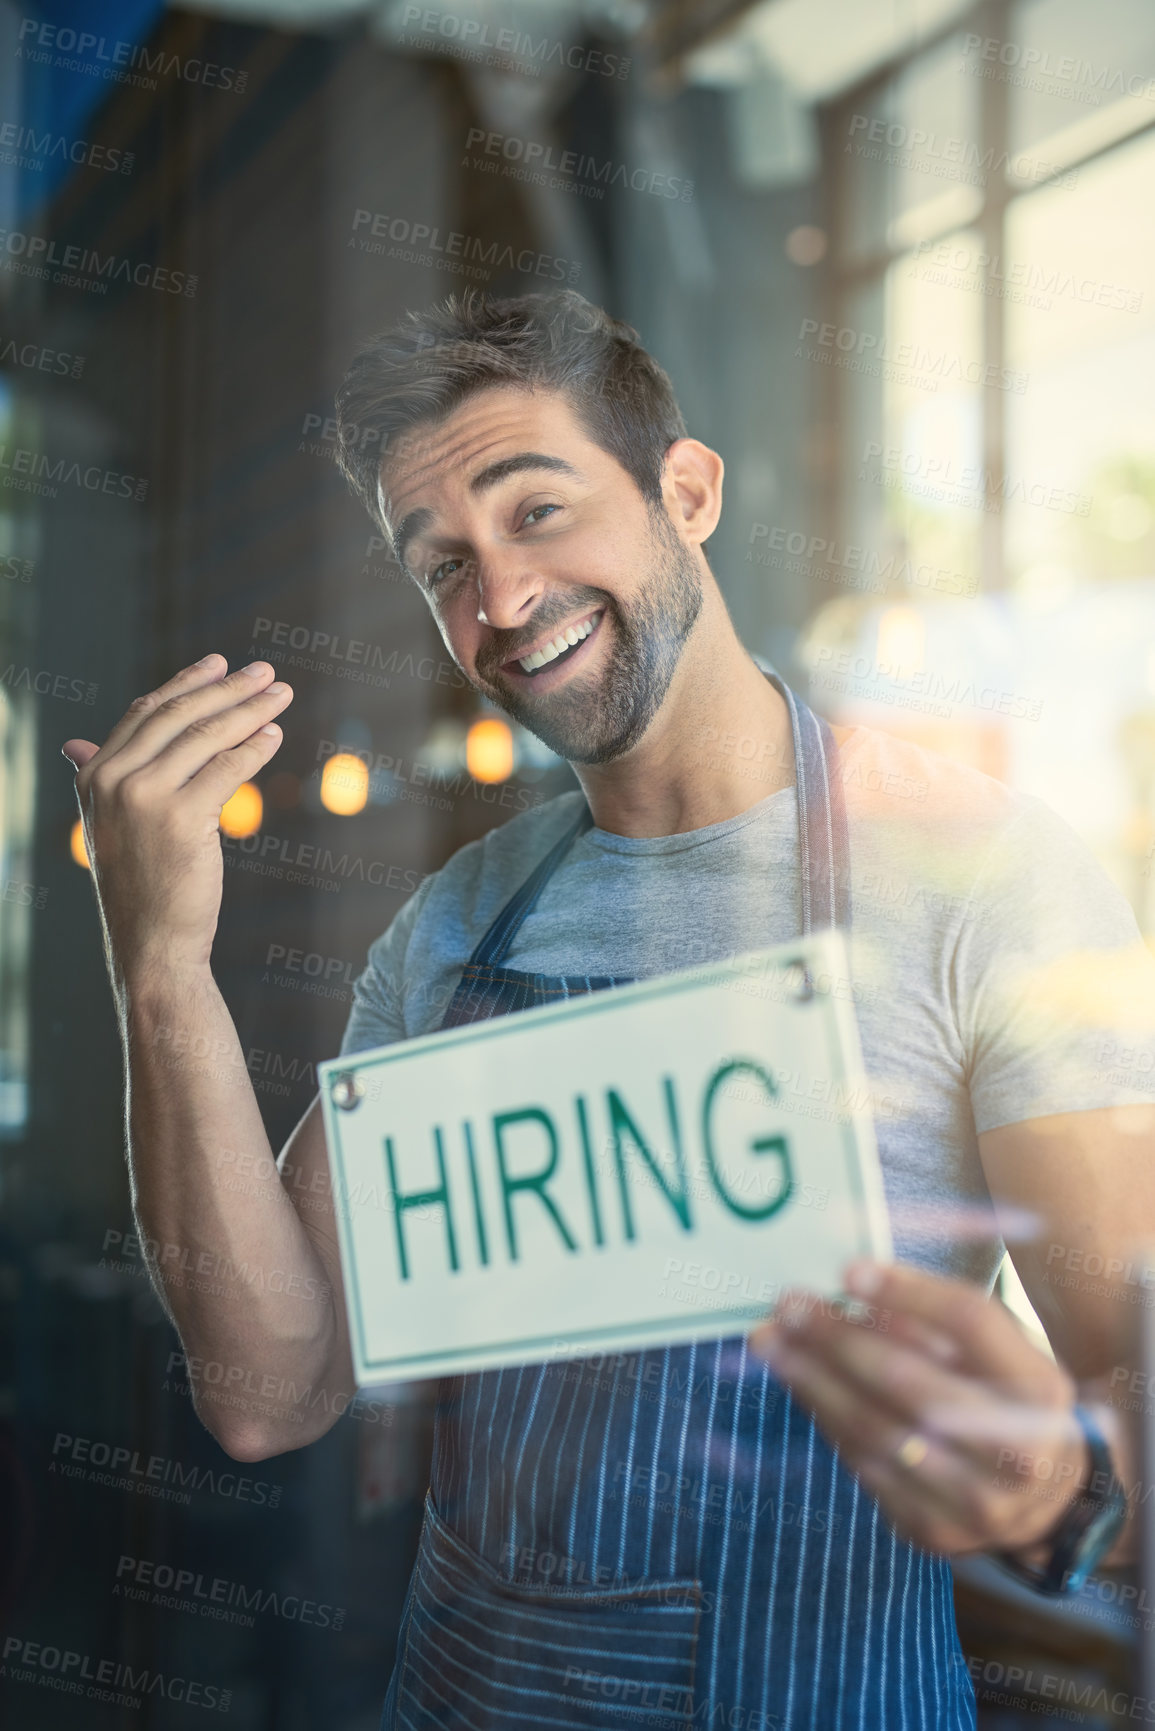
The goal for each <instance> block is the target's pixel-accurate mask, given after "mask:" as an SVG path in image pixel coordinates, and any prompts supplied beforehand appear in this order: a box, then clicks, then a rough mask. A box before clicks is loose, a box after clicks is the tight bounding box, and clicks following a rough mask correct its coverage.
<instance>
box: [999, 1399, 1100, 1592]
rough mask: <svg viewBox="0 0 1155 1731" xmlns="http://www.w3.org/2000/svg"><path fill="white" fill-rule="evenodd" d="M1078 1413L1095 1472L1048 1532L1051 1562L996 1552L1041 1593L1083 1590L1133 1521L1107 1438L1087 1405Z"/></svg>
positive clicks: (1092, 1472) (1004, 1565)
mask: <svg viewBox="0 0 1155 1731" xmlns="http://www.w3.org/2000/svg"><path fill="white" fill-rule="evenodd" d="M1075 1417H1076V1418H1077V1419H1078V1421H1079V1423H1080V1425H1081V1426H1082V1429H1083V1435H1084V1436H1085V1437H1086V1439H1087V1452H1088V1455H1089V1456H1090V1461H1091V1472H1090V1477H1089V1479H1088V1481H1087V1485H1086V1488H1085V1489H1083V1490H1080V1491H1079V1493H1078V1495H1077V1496H1076V1497H1075V1499H1074V1501H1073V1502H1072V1503H1070V1504H1069V1505H1068V1507H1067V1508H1066V1509H1065V1510H1064V1511H1063V1515H1062V1518H1061V1519H1060V1521H1059V1523H1058V1525H1057V1526H1056V1527H1055V1528H1054V1529H1053V1530H1052V1531H1051V1533H1050V1534H1049V1535H1048V1538H1049V1540H1050V1544H1051V1555H1050V1559H1049V1561H1048V1562H1047V1563H1046V1564H1045V1565H1044V1566H1043V1567H1042V1568H1041V1569H1033V1568H1031V1567H1030V1566H1029V1565H1028V1564H1026V1563H1024V1562H1022V1561H1020V1559H1019V1558H1018V1557H1016V1556H1014V1555H1013V1553H1011V1552H1010V1551H996V1552H995V1556H996V1558H997V1560H998V1561H999V1562H1000V1563H1002V1565H1003V1567H1004V1568H1007V1569H1009V1570H1010V1571H1011V1573H1012V1574H1013V1575H1017V1576H1018V1578H1019V1579H1020V1580H1021V1581H1026V1583H1027V1585H1028V1586H1030V1587H1034V1588H1035V1590H1036V1591H1037V1592H1040V1593H1050V1594H1052V1595H1056V1596H1063V1597H1070V1596H1071V1595H1072V1594H1074V1593H1078V1592H1081V1591H1082V1589H1083V1587H1084V1585H1085V1584H1086V1581H1087V1578H1088V1576H1089V1575H1091V1574H1092V1573H1093V1572H1094V1569H1095V1565H1096V1564H1097V1563H1099V1562H1100V1561H1101V1560H1102V1559H1103V1558H1104V1557H1105V1556H1106V1555H1107V1554H1108V1552H1109V1551H1110V1549H1111V1546H1112V1545H1113V1544H1114V1543H1115V1540H1116V1539H1117V1538H1118V1537H1119V1534H1120V1533H1121V1532H1122V1530H1123V1528H1124V1527H1125V1526H1126V1524H1127V1493H1126V1491H1125V1490H1124V1489H1123V1486H1122V1485H1121V1484H1120V1482H1119V1480H1118V1479H1117V1478H1116V1476H1115V1469H1114V1466H1113V1464H1112V1461H1111V1451H1110V1450H1109V1449H1108V1447H1107V1442H1106V1438H1105V1437H1104V1435H1103V1433H1102V1431H1101V1430H1100V1429H1099V1426H1098V1425H1097V1424H1096V1422H1095V1420H1094V1419H1093V1418H1092V1416H1091V1414H1090V1413H1089V1412H1088V1411H1087V1408H1086V1407H1085V1406H1076V1407H1075Z"/></svg>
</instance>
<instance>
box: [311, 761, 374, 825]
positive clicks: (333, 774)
mask: <svg viewBox="0 0 1155 1731" xmlns="http://www.w3.org/2000/svg"><path fill="white" fill-rule="evenodd" d="M368 799H369V765H368V764H367V763H362V762H361V759H360V758H359V757H354V755H353V753H352V752H351V751H339V752H338V753H337V755H336V756H335V757H331V758H330V759H329V761H328V763H326V765H325V767H324V769H323V770H322V771H321V804H322V805H323V806H324V808H325V810H326V811H331V812H334V813H335V814H336V816H337V817H355V816H356V815H357V813H358V812H359V811H364V809H365V805H366V803H367V801H368Z"/></svg>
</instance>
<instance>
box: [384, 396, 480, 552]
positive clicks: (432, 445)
mask: <svg viewBox="0 0 1155 1731" xmlns="http://www.w3.org/2000/svg"><path fill="white" fill-rule="evenodd" d="M513 413H514V411H513V409H512V407H503V408H502V410H501V411H500V412H499V413H498V414H497V415H496V416H495V417H494V419H496V420H497V421H498V422H500V421H502V420H506V419H508V417H509V416H510V415H511V414H513ZM442 430H444V429H438V431H442ZM512 436H513V435H512V434H510V433H507V432H506V431H505V430H504V429H499V430H498V431H494V430H493V423H492V421H490V424H489V425H483V426H482V427H481V428H478V429H469V428H466V429H464V430H463V431H462V432H461V433H459V434H458V436H457V441H456V443H455V444H454V443H450V445H449V446H448V448H445V447H439V445H438V441H437V438H436V434H433V435H431V436H430V438H429V440H428V443H427V444H426V445H425V450H426V451H427V452H429V455H428V456H427V457H425V459H424V461H423V462H422V465H421V467H420V468H419V469H418V470H417V471H416V473H415V474H411V475H406V476H405V477H404V484H403V486H402V488H401V491H400V494H399V495H398V494H396V493H393V492H389V491H387V490H386V485H385V477H384V469H385V465H384V463H383V464H382V465H381V469H382V472H381V474H380V475H379V477H378V483H377V490H378V493H379V495H380V497H381V501H382V517H383V518H384V521H385V523H386V526H387V527H390V533H391V534H393V533H394V532H393V530H392V527H391V525H392V523H393V522H394V521H395V520H396V516H397V513H398V511H399V510H400V509H401V506H402V502H403V500H404V497H405V495H406V494H411V493H413V492H416V491H419V490H420V489H421V487H422V486H423V485H424V483H425V482H426V481H427V480H428V478H429V476H430V474H431V472H432V471H434V470H435V469H436V468H437V467H438V465H444V464H445V463H450V464H453V463H457V464H459V467H460V469H462V470H463V469H465V468H466V466H467V464H468V462H469V461H470V459H471V458H472V459H474V460H476V459H479V458H482V457H484V456H485V454H486V453H487V452H488V451H490V450H492V449H493V448H494V447H495V446H497V445H500V444H501V442H502V440H503V439H504V438H507V437H512ZM465 452H468V453H469V456H468V457H467V456H465V455H463V453H465ZM399 455H401V456H402V457H403V455H404V452H403V451H402V452H401V453H398V452H396V451H395V452H394V462H396V461H397V458H398V456H399ZM413 514H414V515H416V513H413ZM427 526H428V525H427V524H423V525H422V527H423V528H425V527H427Z"/></svg>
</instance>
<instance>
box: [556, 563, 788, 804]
mask: <svg viewBox="0 0 1155 1731" xmlns="http://www.w3.org/2000/svg"><path fill="white" fill-rule="evenodd" d="M573 770H574V774H575V775H576V776H577V778H578V780H579V781H580V783H581V785H582V791H583V792H584V793H585V796H586V799H587V800H588V801H589V806H590V810H591V811H592V812H593V817H594V822H595V823H596V824H597V826H598V828H599V829H605V830H610V831H611V832H612V833H613V834H615V835H628V836H661V835H683V834H685V833H686V832H687V831H689V830H695V829H704V828H705V827H706V825H707V824H712V823H722V822H723V821H724V820H725V819H726V818H731V817H738V816H739V815H740V814H741V813H742V812H744V811H748V810H749V809H750V807H751V806H752V805H757V803H758V802H759V800H763V799H765V798H766V796H767V795H768V794H771V793H775V792H776V791H777V790H778V789H780V788H783V787H790V786H791V785H792V784H793V781H794V751H793V743H792V740H791V735H790V716H789V712H788V710H787V708H786V704H785V702H784V701H783V699H782V698H781V696H780V695H779V694H778V692H777V691H776V690H775V689H774V687H773V686H772V685H771V684H770V681H769V680H768V679H767V678H766V676H765V674H764V673H763V672H762V671H761V669H760V668H759V667H758V665H757V663H756V662H755V661H753V660H752V658H751V656H750V654H749V652H748V651H747V650H746V649H744V648H743V646H742V644H741V643H740V642H739V641H738V638H737V636H736V635H735V632H734V627H733V624H732V623H731V620H730V617H729V615H728V613H727V612H726V609H725V605H724V604H723V602H722V599H721V596H720V595H718V594H717V591H714V592H713V594H711V593H710V592H709V591H707V598H706V600H705V604H704V606H703V609H702V613H701V614H700V615H699V618H698V621H697V624H696V625H695V627H694V630H693V631H692V632H691V634H690V638H689V640H688V642H687V643H686V646H685V649H684V650H683V652H682V657H681V660H680V661H679V663H678V667H677V671H676V672H675V674H674V677H673V679H672V680H671V682H670V688H669V690H668V691H667V693H666V697H665V700H664V702H663V704H662V706H661V708H660V710H659V711H658V713H657V715H656V716H655V717H654V720H653V721H652V722H651V724H650V726H649V727H648V728H647V730H646V732H645V734H644V736H643V738H642V739H641V740H640V741H639V743H638V744H637V745H636V746H635V747H634V749H633V750H632V751H630V752H627V753H626V755H625V756H624V757H622V758H619V759H616V760H615V761H614V762H613V763H606V764H587V763H575V764H574V765H573Z"/></svg>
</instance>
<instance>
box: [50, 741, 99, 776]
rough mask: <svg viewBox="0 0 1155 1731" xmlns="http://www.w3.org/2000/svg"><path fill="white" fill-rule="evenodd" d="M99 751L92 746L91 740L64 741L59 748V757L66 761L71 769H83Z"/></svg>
mask: <svg viewBox="0 0 1155 1731" xmlns="http://www.w3.org/2000/svg"><path fill="white" fill-rule="evenodd" d="M99 750H100V747H99V746H98V745H93V743H92V741H91V739H66V740H65V741H64V744H63V745H62V746H61V747H60V755H61V757H66V758H67V759H68V761H69V763H70V764H71V765H72V767H73V769H83V768H84V765H85V764H86V763H87V762H88V761H89V759H90V758H93V757H95V756H96V754H97V752H98V751H99Z"/></svg>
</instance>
